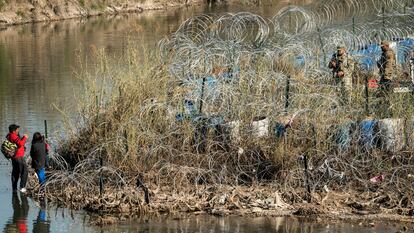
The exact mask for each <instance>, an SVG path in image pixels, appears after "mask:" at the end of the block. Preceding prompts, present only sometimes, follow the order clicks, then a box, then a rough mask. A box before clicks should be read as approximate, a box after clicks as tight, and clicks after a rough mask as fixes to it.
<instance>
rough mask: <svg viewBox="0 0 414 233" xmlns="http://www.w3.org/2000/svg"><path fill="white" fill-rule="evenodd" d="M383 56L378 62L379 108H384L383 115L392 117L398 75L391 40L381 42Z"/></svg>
mask: <svg viewBox="0 0 414 233" xmlns="http://www.w3.org/2000/svg"><path fill="white" fill-rule="evenodd" d="M381 50H382V53H381V57H380V59H379V60H378V62H377V66H378V69H379V76H380V80H379V90H378V94H377V97H378V98H379V105H380V106H379V107H380V108H379V109H380V110H382V112H381V113H382V114H381V115H382V117H390V109H389V108H390V101H389V98H390V97H391V93H392V84H393V80H394V78H395V76H396V66H397V62H396V56H395V52H394V51H393V50H392V49H391V48H390V42H388V41H382V42H381Z"/></svg>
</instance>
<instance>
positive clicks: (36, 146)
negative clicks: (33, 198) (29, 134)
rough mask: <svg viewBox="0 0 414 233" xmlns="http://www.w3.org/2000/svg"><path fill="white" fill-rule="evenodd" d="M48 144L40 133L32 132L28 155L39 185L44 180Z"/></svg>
mask: <svg viewBox="0 0 414 233" xmlns="http://www.w3.org/2000/svg"><path fill="white" fill-rule="evenodd" d="M48 148H49V146H48V145H47V144H46V142H45V140H44V138H43V136H42V134H40V133H39V132H36V133H34V134H33V139H32V147H31V149H30V157H31V158H32V168H33V169H34V170H35V172H36V174H37V177H38V179H39V183H40V185H43V184H44V183H45V182H46V173H45V172H46V171H45V166H46V156H47V152H48Z"/></svg>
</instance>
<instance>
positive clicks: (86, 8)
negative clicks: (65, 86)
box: [0, 0, 206, 27]
mask: <svg viewBox="0 0 414 233" xmlns="http://www.w3.org/2000/svg"><path fill="white" fill-rule="evenodd" d="M205 2H206V1H205V0H174V1H168V0H160V1H153V0H134V1H128V2H127V3H125V1H116V0H114V1H105V2H102V1H99V0H97V1H92V0H68V1H62V0H24V1H17V2H15V1H9V0H0V26H2V27H5V26H10V25H16V24H24V23H34V22H43V21H56V20H63V19H71V18H80V17H91V16H97V15H116V14H122V13H141V12H143V11H148V10H164V9H168V8H171V7H180V6H185V5H195V4H203V3H205Z"/></svg>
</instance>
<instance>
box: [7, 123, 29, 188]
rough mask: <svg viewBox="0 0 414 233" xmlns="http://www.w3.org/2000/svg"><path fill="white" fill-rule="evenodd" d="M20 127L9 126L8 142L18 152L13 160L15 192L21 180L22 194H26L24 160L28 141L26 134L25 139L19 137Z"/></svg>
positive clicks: (26, 173)
mask: <svg viewBox="0 0 414 233" xmlns="http://www.w3.org/2000/svg"><path fill="white" fill-rule="evenodd" d="M19 131H20V126H18V125H16V124H12V125H10V126H9V134H7V137H6V138H7V140H9V141H10V142H12V143H14V144H16V145H17V150H16V153H15V155H14V157H13V158H12V166H13V170H12V177H11V179H12V186H13V192H15V191H17V182H18V181H19V178H20V192H22V193H26V191H27V190H26V182H27V176H28V171H27V164H26V161H25V160H24V154H25V146H24V145H25V144H26V141H27V139H28V136H27V134H24V135H23V137H20V135H19Z"/></svg>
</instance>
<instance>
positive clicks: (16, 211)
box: [3, 192, 29, 233]
mask: <svg viewBox="0 0 414 233" xmlns="http://www.w3.org/2000/svg"><path fill="white" fill-rule="evenodd" d="M12 206H13V217H12V218H11V219H10V220H9V221H8V222H7V224H6V225H5V226H4V230H3V232H7V233H8V232H19V233H22V232H27V216H28V215H29V202H28V201H27V197H26V196H25V195H21V196H20V198H19V194H17V192H14V193H13V195H12Z"/></svg>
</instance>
